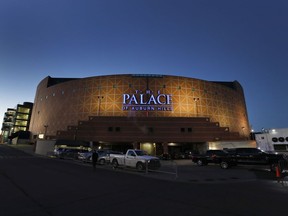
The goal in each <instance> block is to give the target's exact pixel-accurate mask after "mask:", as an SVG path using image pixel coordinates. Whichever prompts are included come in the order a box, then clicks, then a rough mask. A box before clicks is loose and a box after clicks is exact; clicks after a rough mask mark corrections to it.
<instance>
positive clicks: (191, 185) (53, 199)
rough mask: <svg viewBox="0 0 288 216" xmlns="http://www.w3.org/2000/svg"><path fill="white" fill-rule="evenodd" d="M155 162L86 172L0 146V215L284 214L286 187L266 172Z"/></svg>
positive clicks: (68, 162) (87, 168) (27, 150)
mask: <svg viewBox="0 0 288 216" xmlns="http://www.w3.org/2000/svg"><path fill="white" fill-rule="evenodd" d="M163 162H164V169H162V170H161V171H162V172H148V173H146V172H142V173H141V172H137V171H135V170H132V169H116V170H113V169H112V167H111V166H97V169H96V171H95V172H94V171H93V169H92V165H91V164H86V163H79V162H77V161H74V160H61V159H55V158H47V157H44V156H39V155H35V154H34V153H33V148H31V146H25V145H17V146H13V148H11V146H6V145H3V146H2V145H0V191H1V193H0V200H1V202H0V215H1V216H2V215H3V216H6V215H7V216H9V215H13V216H14V215H16V216H18V215H19V216H20V215H21V216H23V215H24V216H26V215H27V216H28V215H29V216H34V215H35V216H36V215H37V216H42V215H43V216H47V215H49V216H58V215H59V216H60V215H97V216H102V215H105V216H107V215H108V216H109V215H120V216H121V215H137V216H142V215H143V216H144V215H145V216H146V215H152V216H154V215H168V216H170V215H193V216H194V215H203V216H204V215H213V216H220V215H221V216H228V215H229V216H230V215H235V216H244V215H245V216H247V215H249V216H250V215H261V216H266V215H267V216H268V215H269V216H271V215H274V214H280V213H281V214H284V213H285V212H287V207H286V203H287V198H288V190H287V187H285V186H283V185H281V184H280V183H278V181H277V179H276V178H275V176H274V175H272V174H271V173H270V172H268V171H267V170H266V171H265V170H257V167H255V168H247V167H235V168H231V169H228V170H222V169H221V168H220V167H219V166H205V167H198V166H196V165H193V164H191V163H190V161H189V160H179V161H173V162H171V161H167V162H165V161H163ZM175 165H176V166H175ZM175 167H176V169H177V175H175V173H174V174H173V170H175V169H174V168H175ZM254 169H255V170H254ZM171 170H172V171H171Z"/></svg>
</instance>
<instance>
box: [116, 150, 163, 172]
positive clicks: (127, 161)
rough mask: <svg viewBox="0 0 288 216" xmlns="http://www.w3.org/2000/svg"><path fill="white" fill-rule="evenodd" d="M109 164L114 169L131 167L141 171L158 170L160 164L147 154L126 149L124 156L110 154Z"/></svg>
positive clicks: (157, 159) (155, 158)
mask: <svg viewBox="0 0 288 216" xmlns="http://www.w3.org/2000/svg"><path fill="white" fill-rule="evenodd" d="M110 163H112V165H113V167H114V168H117V167H118V166H123V167H133V168H136V169H137V170H139V171H141V170H144V169H145V168H146V165H148V167H147V168H148V169H154V170H155V169H159V168H160V166H161V164H160V160H159V158H158V157H153V156H150V155H148V154H147V152H145V151H143V150H139V149H128V150H127V152H126V154H111V155H110Z"/></svg>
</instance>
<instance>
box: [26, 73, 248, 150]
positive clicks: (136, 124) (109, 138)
mask: <svg viewBox="0 0 288 216" xmlns="http://www.w3.org/2000/svg"><path fill="white" fill-rule="evenodd" d="M30 131H31V133H32V134H33V137H34V138H36V137H37V138H44V139H49V140H78V141H80V140H81V141H86V142H89V143H93V144H94V145H97V146H101V147H102V148H112V149H113V148H114V149H117V147H120V146H121V147H123V146H124V147H128V146H132V147H134V148H141V149H145V150H147V151H148V152H150V153H152V154H155V155H160V154H163V153H167V152H171V151H172V152H173V151H174V152H180V151H181V152H183V151H186V150H199V149H203V148H207V143H209V142H215V141H241V140H247V139H248V138H249V135H250V126H249V121H248V116H247V109H246V103H245V97H244V92H243V89H242V87H241V85H240V84H239V83H238V82H237V81H234V82H212V81H205V80H200V79H195V78H188V77H180V76H170V75H150V74H148V75H147V74H143V75H142V74H140V75H139V74H124V75H107V76H95V77H87V78H52V77H50V76H48V77H46V78H45V79H43V80H42V81H41V82H40V83H39V85H38V87H37V92H36V96H35V101H34V107H33V113H32V119H31V124H30Z"/></svg>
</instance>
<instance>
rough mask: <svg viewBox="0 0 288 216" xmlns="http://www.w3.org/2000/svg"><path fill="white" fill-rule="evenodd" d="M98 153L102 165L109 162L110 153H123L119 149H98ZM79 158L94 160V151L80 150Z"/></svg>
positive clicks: (84, 160)
mask: <svg viewBox="0 0 288 216" xmlns="http://www.w3.org/2000/svg"><path fill="white" fill-rule="evenodd" d="M97 153H98V163H99V164H101V165H104V164H108V163H109V162H110V154H112V153H113V154H122V153H121V152H118V151H113V150H106V149H104V150H97ZM78 159H79V160H81V161H83V162H89V163H91V162H92V151H89V152H83V153H82V152H79V154H78Z"/></svg>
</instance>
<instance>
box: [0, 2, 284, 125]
mask: <svg viewBox="0 0 288 216" xmlns="http://www.w3.org/2000/svg"><path fill="white" fill-rule="evenodd" d="M287 11H288V1H287V0H0V72H1V85H0V121H1V122H2V120H3V116H4V112H5V111H6V110H7V108H14V107H15V106H16V105H17V104H18V103H21V104H22V103H23V102H25V101H28V102H34V97H35V93H36V88H37V85H38V84H39V82H40V81H41V80H42V79H44V78H45V77H46V76H52V77H61V78H66V77H67V78H68V77H75V78H84V77H92V76H98V75H110V74H127V73H128V74H163V75H179V76H184V77H192V78H197V79H203V80H208V81H228V82H230V81H234V80H237V81H238V82H239V83H240V84H241V85H242V87H243V89H244V92H245V98H246V106H247V110H248V117H249V122H250V125H251V127H252V128H253V129H254V130H255V131H260V130H261V128H265V129H269V128H288V122H287V120H288V112H287V110H288V100H287V91H288V90H287V89H286V87H287V83H288V72H287V68H288V12H287Z"/></svg>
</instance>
